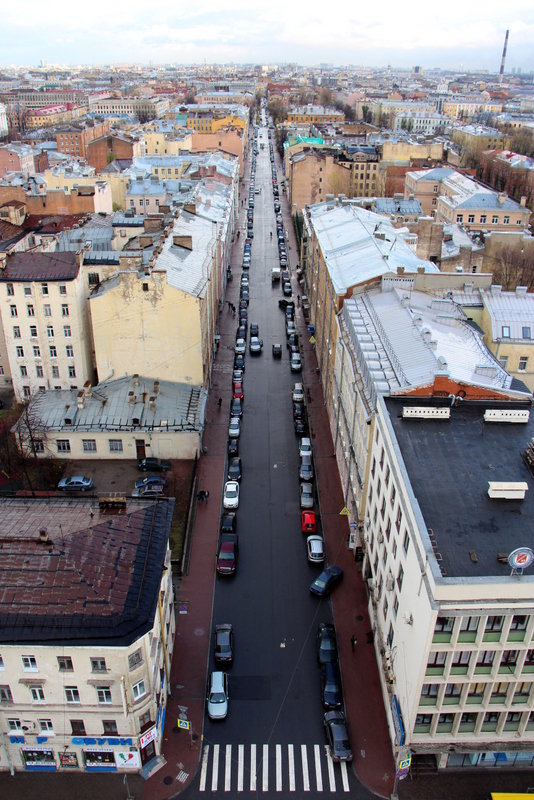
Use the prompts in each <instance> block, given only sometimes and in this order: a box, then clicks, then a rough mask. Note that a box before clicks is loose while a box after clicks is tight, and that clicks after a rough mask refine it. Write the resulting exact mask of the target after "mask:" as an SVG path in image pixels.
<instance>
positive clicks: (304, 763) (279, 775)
mask: <svg viewBox="0 0 534 800" xmlns="http://www.w3.org/2000/svg"><path fill="white" fill-rule="evenodd" d="M260 133H263V141H264V142H265V149H264V150H260V153H259V155H258V157H257V165H256V187H259V186H261V188H262V191H261V194H259V195H255V198H254V200H255V209H254V212H255V213H254V239H253V244H252V259H251V268H250V270H249V275H250V303H249V323H250V322H257V323H258V324H259V327H260V338H261V339H263V343H264V348H263V353H262V355H261V356H251V355H250V354H249V353H248V351H247V355H246V369H245V375H244V390H245V401H244V411H243V420H242V431H241V438H240V455H241V459H242V465H243V477H242V481H241V493H240V505H239V510H238V512H237V520H238V524H237V532H238V534H239V563H238V568H237V572H236V575H235V576H233V577H230V578H229V577H218V578H217V581H216V589H215V596H214V607H213V624H214V625H215V624H217V623H220V622H231V623H232V625H233V626H234V633H235V656H234V664H233V665H232V667H231V668H230V670H229V672H230V704H229V708H230V710H229V715H228V717H227V718H226V719H225V720H224V721H222V722H212V721H210V720H209V719H208V720H207V721H206V725H205V730H204V742H203V761H202V766H201V770H200V772H199V775H198V781H197V782H196V783H195V784H194V785H192V786H191V787H190V788H189V789H188V790H186V791H185V792H184V794H183V796H186V797H193V796H194V797H198V793H199V792H200V793H209V794H211V795H216V796H217V795H219V794H220V795H221V796H223V795H224V797H226V798H228V797H232V796H236V797H237V796H239V795H241V793H242V791H245V792H246V793H250V792H258V793H259V792H261V794H262V796H263V797H265V796H266V795H268V794H270V793H271V792H272V793H273V795H277V796H278V797H279V796H280V792H283V793H285V792H291V795H292V796H293V797H299V796H301V795H302V796H304V795H305V796H306V797H314V796H317V797H319V796H323V794H324V792H325V791H326V792H329V793H331V792H332V791H341V792H348V791H349V789H350V790H354V789H356V794H357V795H358V796H365V794H364V793H363V794H362V792H361V789H359V787H358V784H357V782H356V781H355V779H354V777H353V775H352V772H351V771H350V770H349V769H347V768H346V765H334V764H333V763H332V762H331V760H330V759H329V757H328V755H327V751H326V747H325V737H324V731H323V724H322V720H323V709H322V704H321V700H320V683H319V668H318V665H317V658H316V641H315V637H316V631H317V625H318V623H319V622H320V621H325V622H331V621H332V613H331V608H330V604H329V602H328V601H326V600H318V599H316V598H315V597H313V596H312V595H311V594H310V592H309V585H310V583H311V582H312V581H313V579H314V578H315V577H316V575H317V574H318V572H319V571H320V567H317V566H313V565H311V564H309V562H308V560H307V557H306V536H305V535H303V534H302V533H301V530H300V504H299V478H298V466H299V456H298V441H299V440H298V439H297V437H296V436H295V433H294V428H293V416H292V413H293V412H292V402H291V391H292V388H293V384H294V383H295V381H297V380H299V379H300V376H299V375H295V374H293V373H291V372H290V369H289V357H288V350H287V348H286V346H285V345H286V335H285V317H284V314H283V312H282V311H281V310H280V309H279V307H278V300H279V299H280V298H281V297H282V291H281V285H280V283H276V284H272V283H271V267H272V266H274V265H278V245H277V242H276V221H275V215H274V208H273V194H272V188H271V187H272V184H271V165H270V161H269V148H268V143H267V129H266V128H260ZM261 141H262V138H260V142H261ZM279 177H280V176H279ZM248 185H249V180H248V172H247V178H246V179H245V190H244V196H245V198H247V197H248ZM247 202H248V201H247V200H246V201H245V205H246V204H247ZM271 230H272V231H273V239H272V240H271V238H270V235H269V234H270V231H271ZM289 260H290V264H291V266H292V267H293V269H294V267H295V257H294V254H292V253H291V252H290V253H289ZM232 266H233V274H234V285H233V287H232V290H231V292H230V299H231V301H232V302H235V304H236V305H237V298H238V296H239V279H240V274H241V269H240V264H239V265H237V264H233V265H232ZM292 280H293V290H294V295H296V292H297V284H296V279H295V278H294V277H293V278H292ZM234 298H235V299H234ZM236 324H237V323H236ZM234 338H235V337H234V330H233V328H232V329H231V334H227V335H226V336H225V337H224V338H223V342H222V344H223V345H226V346H227V347H232V346H233V343H234ZM273 342H280V343H281V344H282V347H283V353H282V359H281V360H275V359H273V358H272V354H271V345H272V343H273ZM225 379H227V380H228V381H229V382H230V381H231V375H230V374H228V376H227V377H226V376H225ZM212 665H213V666H212V668H214V667H215V664H214V663H213V661H212ZM241 796H242V795H241ZM354 796H356V795H354Z"/></svg>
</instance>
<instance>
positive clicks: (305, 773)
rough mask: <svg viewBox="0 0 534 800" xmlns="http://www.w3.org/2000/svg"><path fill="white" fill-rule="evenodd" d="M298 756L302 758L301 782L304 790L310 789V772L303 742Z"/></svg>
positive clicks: (306, 750) (306, 749)
mask: <svg viewBox="0 0 534 800" xmlns="http://www.w3.org/2000/svg"><path fill="white" fill-rule="evenodd" d="M300 757H301V759H302V784H303V789H304V791H305V792H309V791H310V773H309V769H308V748H307V747H306V745H305V744H301V746H300Z"/></svg>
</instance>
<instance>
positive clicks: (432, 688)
mask: <svg viewBox="0 0 534 800" xmlns="http://www.w3.org/2000/svg"><path fill="white" fill-rule="evenodd" d="M438 692H439V684H437V683H423V687H422V689H421V697H437V696H438Z"/></svg>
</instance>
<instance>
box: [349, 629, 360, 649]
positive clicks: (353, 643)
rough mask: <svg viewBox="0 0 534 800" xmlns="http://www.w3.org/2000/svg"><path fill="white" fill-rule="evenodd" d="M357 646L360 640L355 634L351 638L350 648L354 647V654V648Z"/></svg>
mask: <svg viewBox="0 0 534 800" xmlns="http://www.w3.org/2000/svg"><path fill="white" fill-rule="evenodd" d="M357 644H358V640H357V638H356V634H354V633H353V634H352V636H351V637H350V646H351V647H352V650H353V652H354V648H355V647H356V645H357Z"/></svg>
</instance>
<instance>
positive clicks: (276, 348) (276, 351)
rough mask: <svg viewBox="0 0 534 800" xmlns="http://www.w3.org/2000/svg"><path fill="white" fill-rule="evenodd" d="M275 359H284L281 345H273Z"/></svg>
mask: <svg viewBox="0 0 534 800" xmlns="http://www.w3.org/2000/svg"><path fill="white" fill-rule="evenodd" d="M273 358H282V345H281V344H273Z"/></svg>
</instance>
